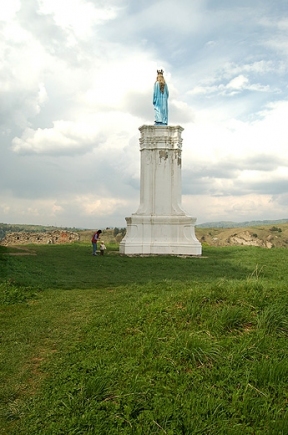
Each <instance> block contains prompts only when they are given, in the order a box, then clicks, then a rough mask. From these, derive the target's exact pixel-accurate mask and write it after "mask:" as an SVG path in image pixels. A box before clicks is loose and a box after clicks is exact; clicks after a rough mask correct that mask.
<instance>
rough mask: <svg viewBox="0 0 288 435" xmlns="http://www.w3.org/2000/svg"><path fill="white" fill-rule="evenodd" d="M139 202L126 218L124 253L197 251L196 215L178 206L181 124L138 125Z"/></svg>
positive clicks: (122, 250)
mask: <svg viewBox="0 0 288 435" xmlns="http://www.w3.org/2000/svg"><path fill="white" fill-rule="evenodd" d="M139 130H140V132H141V137H140V152H141V175H140V205H139V208H138V210H137V212H136V213H134V214H132V216H131V217H128V218H126V222H127V232H126V236H125V237H124V239H123V240H122V242H121V243H120V253H121V254H125V255H140V254H142V255H198V256H199V255H201V253H202V246H201V244H200V242H199V241H198V240H197V238H196V236H195V222H196V218H192V217H190V216H187V215H186V214H185V212H184V211H183V210H182V207H181V154H182V137H181V133H182V131H183V128H182V127H180V126H167V125H164V124H162V125H159V124H156V125H154V126H151V125H143V126H142V127H140V128H139Z"/></svg>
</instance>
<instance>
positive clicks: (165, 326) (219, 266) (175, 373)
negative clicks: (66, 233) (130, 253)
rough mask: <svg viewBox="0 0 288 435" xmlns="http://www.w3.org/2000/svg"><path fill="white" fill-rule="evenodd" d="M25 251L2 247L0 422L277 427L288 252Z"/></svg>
mask: <svg viewBox="0 0 288 435" xmlns="http://www.w3.org/2000/svg"><path fill="white" fill-rule="evenodd" d="M44 248H45V249H44ZM33 249H34V248H33ZM35 252H36V254H37V255H36V256H34V257H32V256H29V257H28V256H27V257H25V256H6V255H3V256H2V261H5V271H6V272H5V274H6V276H5V277H4V276H3V275H4V274H3V275H2V278H3V279H2V283H1V284H0V295H1V296H0V297H1V299H0V300H1V303H2V305H1V331H3V332H2V333H1V335H2V337H1V341H2V349H1V358H2V361H1V369H2V370H1V372H2V373H3V383H2V386H1V390H0V395H1V396H0V399H1V402H2V403H3V404H4V407H3V410H2V425H1V429H2V432H0V433H3V434H4V433H5V434H11V435H14V434H15V435H16V434H17V435H18V434H37V435H38V434H43V435H44V434H45V435H50V434H51V435H52V434H53V435H54V434H67V435H68V434H69V435H70V434H101V435H102V434H103V435H105V434H107V435H108V434H109V435H110V434H111V435H113V434H142V435H150V434H169V435H170V434H189V435H190V434H203V435H204V434H213V435H214V434H215V435H216V434H219V435H220V434H231V435H234V434H236V435H237V434H241V435H242V434H269V435H270V434H272V435H273V434H275V435H276V434H277V435H279V434H283V435H284V434H285V435H286V434H287V433H288V390H287V381H288V365H287V356H288V350H287V335H288V320H287V319H288V316H287V315H288V293H287V284H286V282H287V273H288V272H287V270H286V263H287V256H288V251H285V250H271V251H266V250H262V249H253V248H252V249H249V248H245V249H244V248H243V249H241V248H227V249H224V250H222V249H221V248H220V249H219V248H218V249H215V248H211V249H210V248H206V249H205V252H204V255H205V256H206V257H207V258H201V259H189V258H187V259H182V258H181V259H180V258H168V257H165V258H159V257H155V258H127V257H119V256H106V257H105V258H100V257H99V258H96V259H95V258H90V256H88V254H87V256H86V247H85V246H84V247H81V246H77V245H75V246H70V247H67V248H66V247H59V248H58V249H53V255H52V253H51V252H52V251H49V249H48V247H43V249H42V248H41V247H39V248H38V247H37V249H36V251H35ZM268 252H269V256H268V254H267V253H268ZM83 259H85V261H84V260H83ZM94 260H96V261H97V262H96V263H95V261H94ZM98 260H99V261H98ZM100 261H101V263H100ZM47 262H52V265H53V266H54V274H53V267H51V264H50V263H49V264H47ZM71 264H72V265H73V267H72V268H71ZM35 270H38V271H39V274H38V276H37V278H36V277H35V276H34V273H35ZM88 270H89V272H90V274H91V275H93V281H92V279H91V277H90V275H89V276H87V275H86V274H87V271H88ZM40 271H41V273H40ZM213 272H214V275H215V278H214V279H213ZM221 272H222V274H221ZM101 275H102V276H101ZM133 276H134V279H133ZM49 277H50V282H51V286H50V287H49ZM65 279H66V285H65V286H63V287H64V288H62V284H63V283H65ZM25 280H26V287H25ZM17 289H18V292H17ZM3 295H4V296H3Z"/></svg>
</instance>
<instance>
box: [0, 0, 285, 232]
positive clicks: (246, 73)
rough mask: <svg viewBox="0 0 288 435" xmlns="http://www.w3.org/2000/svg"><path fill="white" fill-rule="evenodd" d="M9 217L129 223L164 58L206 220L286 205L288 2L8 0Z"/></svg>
mask: <svg viewBox="0 0 288 435" xmlns="http://www.w3.org/2000/svg"><path fill="white" fill-rule="evenodd" d="M0 5H1V16H0V32H1V38H0V50H1V51H0V53H1V56H0V64H1V67H0V84H1V86H0V92H1V99H0V129H1V130H0V135H1V136H0V137H1V142H0V152H1V155H0V221H1V222H5V223H26V224H42V225H57V226H75V227H83V228H105V227H107V226H121V227H122V226H125V225H126V223H125V217H126V216H130V215H131V214H132V213H135V212H136V210H137V208H138V205H139V195H140V186H139V178H140V152H139V131H138V128H139V127H140V126H141V125H143V124H153V123H154V113H153V105H152V92H153V84H154V81H155V78H156V70H157V69H158V68H163V69H164V71H165V79H166V81H167V84H168V87H169V91H170V98H169V124H170V125H181V126H182V127H183V128H184V132H183V139H184V140H183V154H182V206H183V209H184V210H185V211H186V213H187V214H189V215H192V216H194V217H196V218H197V223H203V222H211V221H218V220H226V221H237V222H242V221H246V220H258V219H260V220H261V219H281V218H287V217H288V212H287V208H288V151H287V149H288V74H287V73H288V44H287V37H288V5H287V1H286V0H285V1H284V0H277V1H275V2H271V0H254V1H253V2H251V0H249V1H246V0H233V2H232V1H231V0H178V1H175V0H165V1H162V0H159V1H157V0H156V1H149V0H145V1H142V0H137V1H136V0H134V1H132V0H114V1H112V0H111V1H110V0H105V1H103V0H90V1H88V0H69V1H68V0H61V1H60V0H25V1H24V0H9V2H7V1H6V0H0Z"/></svg>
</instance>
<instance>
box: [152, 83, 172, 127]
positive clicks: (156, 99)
mask: <svg viewBox="0 0 288 435" xmlns="http://www.w3.org/2000/svg"><path fill="white" fill-rule="evenodd" d="M168 97H169V91H168V86H167V85H166V83H165V87H164V92H163V93H162V92H161V90H160V83H159V82H158V81H157V82H156V83H155V84H154V93H153V105H154V111H155V124H156V125H167V124H168Z"/></svg>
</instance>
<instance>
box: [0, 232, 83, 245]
mask: <svg viewBox="0 0 288 435" xmlns="http://www.w3.org/2000/svg"><path fill="white" fill-rule="evenodd" d="M79 240H80V236H79V234H78V233H74V232H72V231H61V230H55V231H49V232H48V231H47V232H43V233H27V232H19V233H8V234H6V236H5V238H4V239H3V240H1V241H0V245H3V246H11V245H29V244H30V243H32V244H37V245H43V244H59V245H60V244H63V243H72V242H77V241H79Z"/></svg>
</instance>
